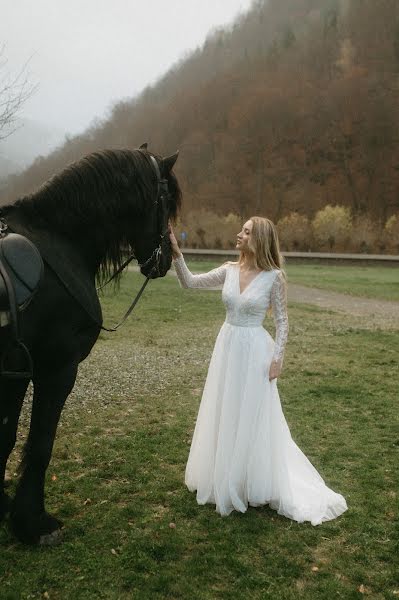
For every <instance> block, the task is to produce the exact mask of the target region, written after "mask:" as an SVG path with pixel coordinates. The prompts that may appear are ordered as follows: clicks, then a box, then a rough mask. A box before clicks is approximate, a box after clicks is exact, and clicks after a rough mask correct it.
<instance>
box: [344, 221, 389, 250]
mask: <svg viewBox="0 0 399 600" xmlns="http://www.w3.org/2000/svg"><path fill="white" fill-rule="evenodd" d="M381 242H382V231H381V226H380V225H379V224H378V223H376V222H373V221H372V220H371V219H370V217H367V216H361V217H357V218H356V219H355V221H354V222H353V225H352V231H351V234H350V247H351V250H352V251H353V252H365V253H369V254H372V253H373V252H377V251H379V249H380V247H381Z"/></svg>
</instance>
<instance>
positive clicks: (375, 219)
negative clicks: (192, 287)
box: [0, 0, 399, 252]
mask: <svg viewBox="0 0 399 600" xmlns="http://www.w3.org/2000/svg"><path fill="white" fill-rule="evenodd" d="M398 74H399V3H398V2H397V0H379V1H378V2H376V1H375V0H268V1H266V0H256V1H254V3H253V5H252V8H251V10H250V11H249V12H248V13H247V14H246V15H243V16H241V17H240V18H239V20H238V21H237V22H235V23H234V24H233V25H232V26H231V27H230V28H229V29H225V30H218V31H215V32H213V33H212V34H211V35H210V36H209V37H208V39H207V40H206V42H205V44H204V45H203V47H202V48H199V49H197V50H196V51H194V52H192V53H191V55H189V56H188V57H187V58H185V59H184V60H182V61H181V62H180V63H179V64H176V65H175V66H174V67H173V68H172V69H171V70H170V71H169V72H168V73H167V74H166V75H165V76H164V77H163V78H162V79H161V80H160V81H158V83H157V84H156V85H154V86H153V87H148V88H147V89H146V90H144V91H143V93H142V94H141V95H140V96H138V97H137V98H134V99H132V100H129V101H123V102H120V103H119V104H117V105H115V106H114V108H113V110H112V113H111V114H110V115H109V118H108V119H106V120H104V121H103V122H96V123H94V124H93V125H92V127H91V128H90V129H88V130H87V131H86V132H85V133H84V134H82V135H81V136H77V137H74V138H70V139H67V140H65V143H64V144H63V146H62V147H60V148H59V149H58V150H57V151H56V152H54V153H53V154H51V155H50V156H49V157H47V158H39V159H37V160H36V161H35V163H34V164H33V165H32V166H31V167H30V168H29V169H28V170H27V171H26V172H25V173H23V174H22V175H21V176H15V177H11V178H9V180H8V181H7V186H6V188H5V189H4V191H3V192H2V197H0V203H1V200H3V201H5V200H10V199H12V198H16V197H18V196H21V195H23V194H26V193H28V192H30V191H32V190H33V189H34V188H35V187H37V186H38V185H39V184H40V183H42V182H43V181H44V180H45V179H46V178H48V177H49V176H50V175H51V174H53V173H54V172H55V171H57V170H59V169H61V168H63V167H64V166H65V165H66V164H68V163H69V162H71V161H72V160H74V159H76V158H79V157H80V156H82V155H83V154H86V153H88V152H90V151H93V150H96V149H98V148H104V147H137V146H138V145H140V144H141V143H142V142H144V141H147V142H149V147H150V148H151V149H153V150H154V151H156V152H159V153H160V154H167V153H171V152H172V151H174V150H175V149H176V148H179V149H180V158H179V161H178V163H177V167H176V172H177V175H178V177H179V181H180V182H181V184H182V188H183V191H184V208H183V214H182V217H181V218H182V223H183V224H184V225H185V227H186V228H187V229H190V232H192V233H190V238H189V239H191V241H192V243H193V244H197V245H201V244H204V243H205V244H207V245H212V246H216V247H218V246H220V245H221V246H223V247H228V246H229V244H231V242H229V241H228V240H227V238H228V239H229V240H230V233H229V231H230V230H229V229H228V227H230V225H226V227H227V229H228V231H227V233H226V234H223V233H221V228H222V227H223V224H224V221H223V219H224V218H227V215H236V216H237V218H238V220H240V219H241V218H243V217H247V216H250V215H251V214H262V215H266V216H268V217H269V218H271V219H273V220H274V221H275V222H279V228H280V231H281V236H282V240H283V247H284V246H286V249H288V248H289V249H305V250H307V249H310V248H311V249H331V250H335V249H348V250H350V249H353V250H355V249H356V250H357V251H363V252H390V251H394V250H395V248H398V226H397V219H398V216H394V215H399V195H398V189H399V135H398V124H399V101H398V100H399V98H398V96H399V88H398V85H397V80H398ZM327 206H330V207H331V210H332V211H333V212H334V211H335V213H334V214H335V215H336V218H332V216H331V214H332V213H331V214H330V216H329V217H328V219H327V216H328V214H329V213H328V211H327V212H323V209H325V210H327ZM337 206H339V207H340V208H339V210H338V208H334V207H337ZM328 210H330V209H328ZM320 211H322V212H321V213H320ZM340 211H341V212H340ZM342 211H344V212H342ZM327 213H328V214H327ZM338 213H339V214H341V217H340V218H339V219H338V216H337V215H338ZM212 215H213V216H212ZM317 215H319V217H317ZM320 215H322V216H320ZM344 215H346V216H344ZM229 218H230V219H234V218H235V217H234V216H233V217H232V216H230V217H229ZM215 219H216V220H215ZM218 219H219V220H218ZM323 219H324V220H323ZM325 219H327V221H326V220H325ZM345 219H346V224H345V225H344V222H345ZM392 219H393V220H392ZM395 219H396V220H395ZM348 220H349V221H350V232H349V229H348ZM194 223H196V224H197V225H194ZM326 223H327V225H326ZM330 226H331V228H330V229H328V227H330ZM211 229H215V231H212V233H211V231H210V230H211ZM201 230H204V231H205V233H203V234H202V233H201Z"/></svg>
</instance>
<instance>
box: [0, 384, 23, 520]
mask: <svg viewBox="0 0 399 600" xmlns="http://www.w3.org/2000/svg"><path fill="white" fill-rule="evenodd" d="M27 387H28V380H26V379H24V380H16V379H4V378H3V377H0V521H2V519H3V518H4V516H5V514H6V513H7V511H8V509H9V500H8V497H7V495H6V493H5V491H4V476H5V470H6V465H7V461H8V457H9V456H10V454H11V451H12V449H13V448H14V445H15V441H16V437H17V428H18V419H19V415H20V412H21V408H22V403H23V401H24V397H25V392H26V388H27Z"/></svg>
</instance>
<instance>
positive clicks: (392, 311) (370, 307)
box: [288, 283, 399, 329]
mask: <svg viewBox="0 0 399 600" xmlns="http://www.w3.org/2000/svg"><path fill="white" fill-rule="evenodd" d="M288 300H289V301H291V302H299V303H302V304H314V305H316V306H319V307H320V308H327V309H329V310H336V311H339V312H344V313H347V314H350V315H352V316H354V317H358V318H362V319H365V318H366V319H367V320H368V322H369V324H370V325H372V326H375V327H381V328H382V329H399V302H390V301H388V300H377V299H374V298H362V297H358V296H349V295H348V294H340V293H339V292H332V291H329V290H320V289H317V288H311V287H306V286H304V285H298V284H295V283H290V284H289V286H288Z"/></svg>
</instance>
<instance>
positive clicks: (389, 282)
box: [190, 261, 399, 302]
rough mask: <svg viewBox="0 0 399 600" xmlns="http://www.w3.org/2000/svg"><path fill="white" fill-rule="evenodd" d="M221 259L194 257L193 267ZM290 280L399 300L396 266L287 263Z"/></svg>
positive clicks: (200, 268) (209, 266) (209, 265)
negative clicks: (212, 259)
mask: <svg viewBox="0 0 399 600" xmlns="http://www.w3.org/2000/svg"><path fill="white" fill-rule="evenodd" d="M219 265H220V261H219V262H217V261H191V262H190V268H191V269H192V270H193V271H195V272H202V271H207V270H209V269H212V268H213V267H216V266H219ZM286 271H287V275H288V281H289V282H292V283H299V284H301V285H306V286H308V287H315V288H320V289H324V290H331V291H334V292H341V293H343V294H350V295H351V296H364V297H366V298H377V299H381V300H395V301H396V302H399V269H398V268H397V267H387V266H381V267H374V266H361V265H359V266H345V265H342V266H341V265H330V266H329V265H314V264H288V265H287V266H286Z"/></svg>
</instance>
